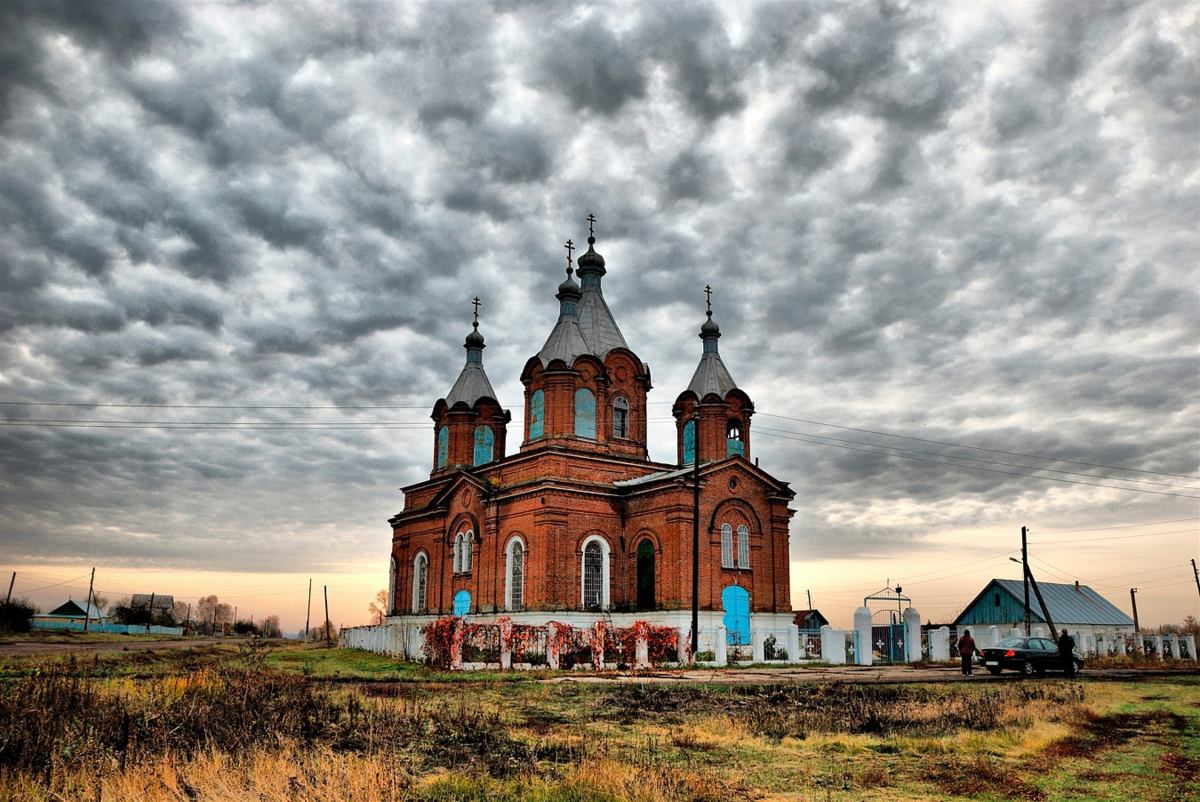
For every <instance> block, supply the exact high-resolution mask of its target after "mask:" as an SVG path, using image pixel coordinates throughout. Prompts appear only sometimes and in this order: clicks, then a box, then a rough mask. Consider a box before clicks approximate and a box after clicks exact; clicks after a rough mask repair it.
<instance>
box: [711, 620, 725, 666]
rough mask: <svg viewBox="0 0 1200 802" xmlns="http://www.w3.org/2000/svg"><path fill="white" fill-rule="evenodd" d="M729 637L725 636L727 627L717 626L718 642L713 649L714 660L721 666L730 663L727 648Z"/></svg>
mask: <svg viewBox="0 0 1200 802" xmlns="http://www.w3.org/2000/svg"><path fill="white" fill-rule="evenodd" d="M727 645H728V644H727V639H726V636H725V627H717V642H716V644H715V648H714V649H713V662H715V663H716V664H717V665H719V666H723V665H728V663H729V650H728V648H727Z"/></svg>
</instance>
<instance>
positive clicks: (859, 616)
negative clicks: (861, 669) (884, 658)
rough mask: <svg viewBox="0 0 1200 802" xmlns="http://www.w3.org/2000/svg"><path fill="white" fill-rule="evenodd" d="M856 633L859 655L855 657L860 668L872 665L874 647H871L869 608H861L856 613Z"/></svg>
mask: <svg viewBox="0 0 1200 802" xmlns="http://www.w3.org/2000/svg"><path fill="white" fill-rule="evenodd" d="M854 631H855V632H857V633H858V654H856V655H854V656H855V658H856V662H857V663H858V664H859V665H860V666H869V665H871V659H872V657H873V647H872V645H871V611H870V609H868V608H867V607H859V608H858V609H857V610H855V611H854Z"/></svg>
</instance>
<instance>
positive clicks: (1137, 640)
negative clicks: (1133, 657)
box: [1129, 588, 1142, 654]
mask: <svg viewBox="0 0 1200 802" xmlns="http://www.w3.org/2000/svg"><path fill="white" fill-rule="evenodd" d="M1129 600H1130V601H1131V602H1133V653H1134V654H1141V653H1142V627H1141V625H1140V624H1139V623H1138V617H1137V588H1130V589H1129Z"/></svg>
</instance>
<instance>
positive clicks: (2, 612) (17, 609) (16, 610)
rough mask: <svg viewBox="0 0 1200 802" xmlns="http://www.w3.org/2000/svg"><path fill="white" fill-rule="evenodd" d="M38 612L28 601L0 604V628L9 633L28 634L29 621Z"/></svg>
mask: <svg viewBox="0 0 1200 802" xmlns="http://www.w3.org/2000/svg"><path fill="white" fill-rule="evenodd" d="M38 612H40V611H39V610H38V608H37V607H36V606H34V604H33V602H31V601H29V599H13V600H12V601H10V602H7V603H5V602H0V628H3V629H5V630H7V631H9V632H28V631H29V628H30V619H31V618H33V616H34V615H35V614H36V613H38Z"/></svg>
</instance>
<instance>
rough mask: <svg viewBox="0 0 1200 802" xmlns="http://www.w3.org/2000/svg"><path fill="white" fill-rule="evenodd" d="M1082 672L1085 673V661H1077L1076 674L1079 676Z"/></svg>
mask: <svg viewBox="0 0 1200 802" xmlns="http://www.w3.org/2000/svg"><path fill="white" fill-rule="evenodd" d="M1080 671H1083V661H1082V660H1076V661H1075V673H1076V674H1078V673H1079V672H1080Z"/></svg>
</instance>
